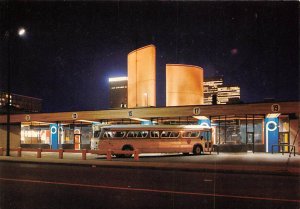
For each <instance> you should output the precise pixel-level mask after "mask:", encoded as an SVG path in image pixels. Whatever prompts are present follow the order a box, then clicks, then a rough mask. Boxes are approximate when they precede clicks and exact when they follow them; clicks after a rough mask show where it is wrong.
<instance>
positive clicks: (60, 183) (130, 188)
mask: <svg viewBox="0 0 300 209" xmlns="http://www.w3.org/2000/svg"><path fill="white" fill-rule="evenodd" d="M0 181H11V182H20V183H34V184H48V185H62V186H72V187H85V188H94V189H111V190H125V191H139V192H152V193H166V194H178V195H192V196H212V197H224V198H235V199H251V200H265V201H280V202H297V203H300V200H293V199H282V198H272V197H253V196H239V195H226V194H210V193H201V192H183V191H171V190H157V189H145V188H132V187H130V186H128V187H117V186H105V185H91V184H75V183H67V182H52V181H41V180H29V179H12V178H1V177H0Z"/></svg>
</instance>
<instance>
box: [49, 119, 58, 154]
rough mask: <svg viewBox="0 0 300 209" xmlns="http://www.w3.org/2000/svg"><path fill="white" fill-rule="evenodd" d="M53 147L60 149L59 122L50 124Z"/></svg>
mask: <svg viewBox="0 0 300 209" xmlns="http://www.w3.org/2000/svg"><path fill="white" fill-rule="evenodd" d="M50 134H51V135H50V137H51V148H52V149H58V128H57V124H51V125H50Z"/></svg>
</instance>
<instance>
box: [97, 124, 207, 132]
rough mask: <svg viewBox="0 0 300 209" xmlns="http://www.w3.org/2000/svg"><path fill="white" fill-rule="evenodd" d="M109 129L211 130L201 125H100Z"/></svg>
mask: <svg viewBox="0 0 300 209" xmlns="http://www.w3.org/2000/svg"><path fill="white" fill-rule="evenodd" d="M101 128H103V129H109V130H145V131H146V130H207V131H208V130H211V128H210V127H207V126H201V125H136V124H135V125H108V126H102V127H101Z"/></svg>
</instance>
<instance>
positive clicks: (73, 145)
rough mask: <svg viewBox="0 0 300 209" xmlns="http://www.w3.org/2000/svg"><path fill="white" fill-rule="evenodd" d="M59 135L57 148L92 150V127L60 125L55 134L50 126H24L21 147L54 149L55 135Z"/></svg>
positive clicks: (22, 127)
mask: <svg viewBox="0 0 300 209" xmlns="http://www.w3.org/2000/svg"><path fill="white" fill-rule="evenodd" d="M54 134H57V136H56V138H58V141H57V146H58V147H59V148H63V149H76V150H80V149H90V140H91V138H92V134H93V131H92V125H86V124H76V125H75V124H69V125H64V124H59V125H58V129H57V132H55V133H54V131H53V130H52V128H50V127H49V125H22V126H21V147H23V148H28V147H31V148H38V147H41V148H53V143H54V142H53V140H52V139H53V138H54V137H53V135H54Z"/></svg>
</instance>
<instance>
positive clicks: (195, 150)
mask: <svg viewBox="0 0 300 209" xmlns="http://www.w3.org/2000/svg"><path fill="white" fill-rule="evenodd" d="M202 151H203V148H202V146H201V145H198V144H196V145H194V148H193V154H194V155H201V154H202Z"/></svg>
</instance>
